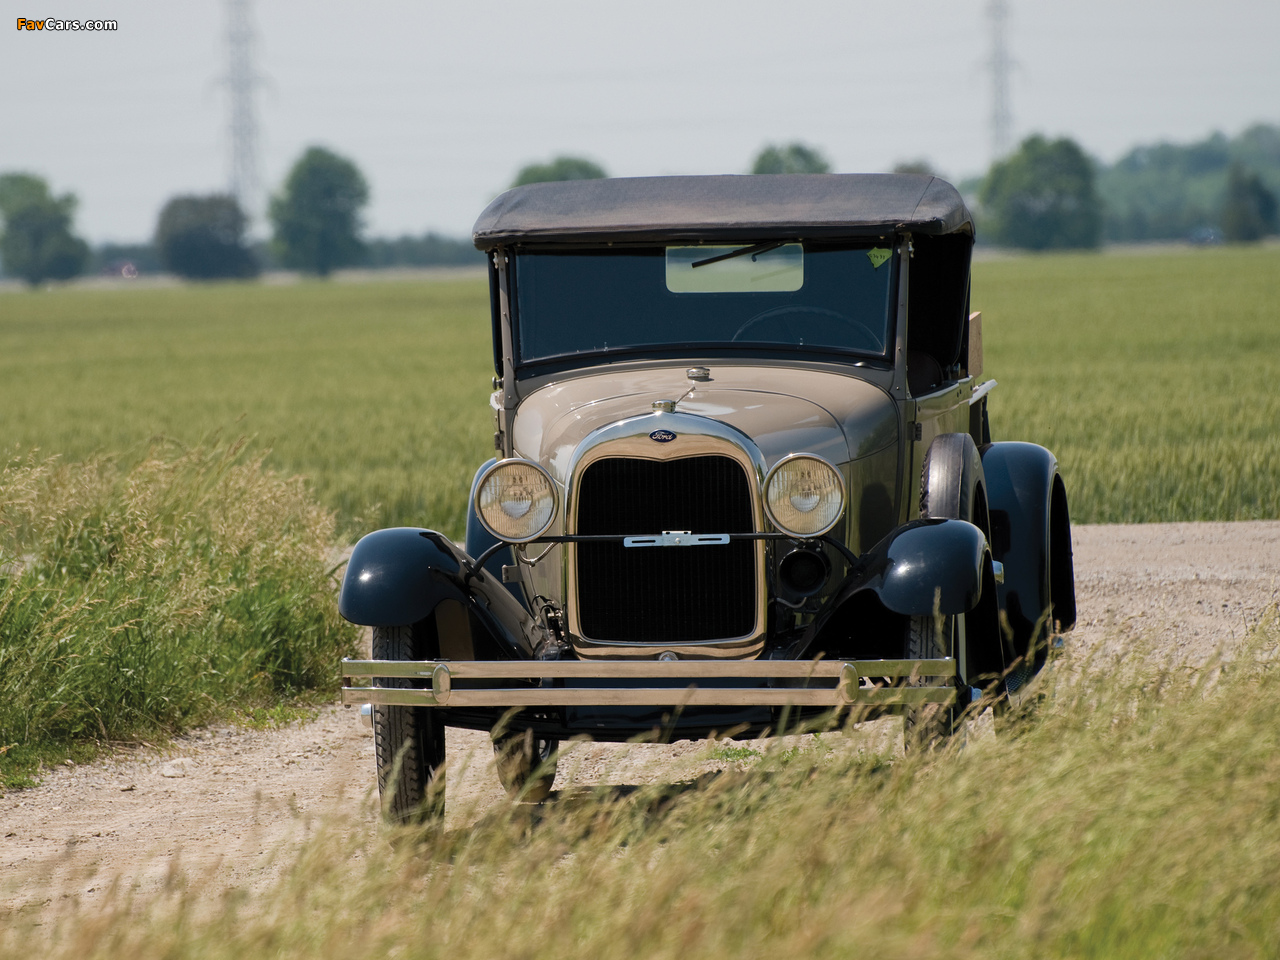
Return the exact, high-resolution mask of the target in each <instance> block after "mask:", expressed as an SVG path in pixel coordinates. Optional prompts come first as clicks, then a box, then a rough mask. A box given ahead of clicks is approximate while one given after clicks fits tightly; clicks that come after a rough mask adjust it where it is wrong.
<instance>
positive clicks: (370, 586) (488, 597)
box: [338, 527, 538, 659]
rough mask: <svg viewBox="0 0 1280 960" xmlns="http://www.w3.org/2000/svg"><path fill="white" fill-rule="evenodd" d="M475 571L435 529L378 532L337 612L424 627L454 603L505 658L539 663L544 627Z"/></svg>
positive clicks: (356, 555) (357, 562) (369, 622)
mask: <svg viewBox="0 0 1280 960" xmlns="http://www.w3.org/2000/svg"><path fill="white" fill-rule="evenodd" d="M473 566H474V563H473V562H472V560H471V558H470V557H468V556H467V555H466V553H465V552H464V551H462V550H461V549H459V548H458V547H457V546H455V545H454V544H453V543H452V542H450V540H449V538H448V537H445V536H444V535H442V534H439V533H436V532H435V531H434V530H422V529H419V528H418V527H392V528H390V529H386V530H375V531H374V532H373V533H370V534H367V535H366V536H364V537H362V538H361V539H360V542H359V543H357V544H356V546H355V550H353V551H352V553H351V559H350V561H348V563H347V571H346V574H345V575H344V576H343V578H342V592H341V594H340V595H339V597H338V612H339V613H340V614H342V616H343V617H345V618H346V619H347V620H350V621H351V622H352V623H358V624H361V625H363V626H372V627H392V626H400V625H404V624H412V623H417V622H418V621H419V620H422V619H424V618H425V617H428V616H430V615H431V614H432V613H433V612H434V611H435V609H436V607H437V606H439V605H440V604H441V603H443V602H444V601H446V600H454V601H457V602H458V603H460V604H462V606H463V607H464V609H467V610H469V611H470V612H471V613H472V614H474V616H475V619H476V620H477V621H478V622H479V624H480V625H481V626H483V627H484V628H485V630H486V632H487V633H489V634H490V635H491V636H492V638H493V640H494V641H495V642H496V643H497V645H498V649H499V653H500V655H502V656H506V657H511V658H516V659H525V658H528V657H530V656H532V654H533V647H534V642H533V637H534V634H535V633H536V631H537V630H538V627H537V625H536V624H535V623H534V622H533V621H532V618H531V617H530V616H529V614H528V612H527V611H526V610H525V609H524V607H523V605H521V604H520V602H519V601H518V600H516V599H515V598H514V597H513V596H512V595H511V594H510V593H509V592H508V591H507V590H506V589H505V588H504V587H503V585H502V583H501V582H499V580H498V579H497V578H496V577H494V576H493V575H492V574H490V573H487V572H485V571H484V570H479V571H477V572H476V573H475V575H474V576H472V577H467V576H466V572H467V570H468V569H469V568H471V567H473Z"/></svg>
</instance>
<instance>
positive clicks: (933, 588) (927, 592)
mask: <svg viewBox="0 0 1280 960" xmlns="http://www.w3.org/2000/svg"><path fill="white" fill-rule="evenodd" d="M864 559H865V560H866V561H867V564H866V572H865V579H864V581H863V583H862V585H861V587H860V588H859V589H866V590H872V591H874V592H875V593H876V595H877V596H878V597H879V598H880V602H881V603H883V604H884V605H885V607H887V608H888V609H890V610H892V611H893V612H894V613H901V614H905V615H907V616H912V617H923V616H928V615H930V614H933V613H943V614H959V613H967V612H968V611H970V610H972V609H974V608H975V607H977V605H978V603H979V601H980V600H981V599H982V581H983V568H984V564H985V563H986V561H987V537H986V534H984V533H983V532H982V531H981V530H980V529H978V527H976V526H974V525H973V524H972V523H969V522H967V521H965V520H935V519H922V520H913V521H912V522H910V523H905V524H903V525H902V526H901V527H898V529H896V530H894V531H893V532H891V533H890V534H889V535H888V536H887V537H885V538H884V539H883V540H881V541H880V543H878V544H876V546H874V547H872V548H871V550H870V552H869V553H868V555H867V556H866V557H865V558H864Z"/></svg>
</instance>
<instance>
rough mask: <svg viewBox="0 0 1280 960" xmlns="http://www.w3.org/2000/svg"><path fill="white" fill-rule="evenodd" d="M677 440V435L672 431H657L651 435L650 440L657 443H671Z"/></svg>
mask: <svg viewBox="0 0 1280 960" xmlns="http://www.w3.org/2000/svg"><path fill="white" fill-rule="evenodd" d="M675 438H676V435H675V434H674V433H672V432H671V431H670V430H655V431H653V433H651V434H649V439H650V440H653V441H655V442H656V443H670V442H671V441H672V440H674V439H675Z"/></svg>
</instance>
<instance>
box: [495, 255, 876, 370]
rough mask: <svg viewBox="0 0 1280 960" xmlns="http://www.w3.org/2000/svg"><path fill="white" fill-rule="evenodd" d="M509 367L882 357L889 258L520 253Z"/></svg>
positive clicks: (516, 277) (858, 256)
mask: <svg viewBox="0 0 1280 960" xmlns="http://www.w3.org/2000/svg"><path fill="white" fill-rule="evenodd" d="M515 261H516V263H515V267H516V269H515V291H516V331H517V341H516V342H517V346H518V352H519V359H518V360H517V363H520V364H529V363H538V362H542V361H553V360H563V359H566V358H576V357H584V356H587V355H593V354H602V355H603V354H607V355H610V356H612V355H615V354H627V355H644V354H646V353H662V352H670V351H673V350H681V351H688V350H690V349H693V350H696V352H699V353H704V354H705V353H717V352H733V351H737V350H753V351H756V352H757V353H758V352H759V351H760V350H762V349H765V350H771V351H777V350H778V349H779V348H788V349H792V350H803V351H807V352H817V353H824V354H825V353H833V352H834V353H841V354H853V355H858V356H868V355H869V356H875V357H883V356H885V355H886V353H887V352H888V350H889V345H890V341H891V339H892V337H891V330H892V311H891V309H890V308H891V305H892V303H893V288H894V284H893V277H894V273H895V270H894V266H893V264H894V262H895V260H894V257H893V252H892V249H891V247H890V245H889V242H888V241H881V243H880V245H879V246H874V245H871V244H864V245H861V246H850V245H842V246H832V245H818V244H800V243H759V244H750V243H742V244H729V245H720V246H691V245H673V246H668V247H650V248H642V249H634V248H633V249H621V250H587V251H581V250H562V251H554V250H552V251H548V250H537V251H529V250H525V251H519V252H517V255H516V258H515Z"/></svg>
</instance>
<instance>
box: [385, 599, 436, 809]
mask: <svg viewBox="0 0 1280 960" xmlns="http://www.w3.org/2000/svg"><path fill="white" fill-rule="evenodd" d="M433 626H434V621H433V620H432V619H431V618H428V619H426V620H423V621H422V622H420V623H418V624H415V625H414V626H412V627H407V626H405V627H374V628H373V658H374V659H375V660H421V659H423V658H424V657H425V656H426V654H427V646H428V640H429V639H430V638H429V637H428V636H427V634H428V631H429V630H430V629H431V628H432V627H433ZM418 685H420V684H419V683H418V682H417V681H413V680H409V679H407V678H392V677H387V678H383V679H382V680H380V681H378V686H381V687H413V686H418ZM373 744H374V756H375V759H376V762H377V766H378V796H379V797H380V798H381V800H382V811H383V816H384V817H386V819H387V820H389V821H391V822H393V823H423V822H426V821H429V820H434V819H439V818H440V817H443V816H444V725H443V724H442V723H441V722H440V721H439V719H438V717H437V715H436V712H435V710H434V709H433V708H431V707H384V706H375V707H374V708H373Z"/></svg>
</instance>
